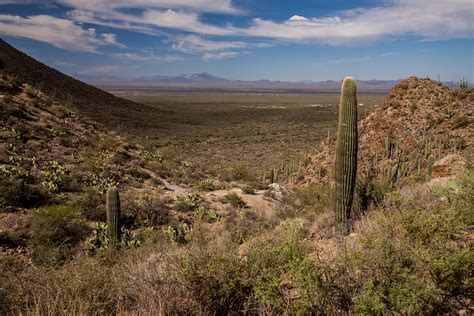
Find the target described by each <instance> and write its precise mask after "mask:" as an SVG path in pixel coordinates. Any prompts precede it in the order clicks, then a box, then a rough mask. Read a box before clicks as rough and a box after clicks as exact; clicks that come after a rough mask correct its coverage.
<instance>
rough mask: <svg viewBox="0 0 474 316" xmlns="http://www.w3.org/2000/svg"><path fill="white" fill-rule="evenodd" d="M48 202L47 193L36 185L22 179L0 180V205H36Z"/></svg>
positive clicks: (26, 206)
mask: <svg viewBox="0 0 474 316" xmlns="http://www.w3.org/2000/svg"><path fill="white" fill-rule="evenodd" d="M47 202H48V193H47V192H46V191H45V190H44V189H42V188H41V187H39V186H37V185H31V184H28V183H27V182H26V181H24V180H18V181H15V180H13V181H12V180H8V179H2V180H0V205H1V206H19V207H25V208H31V207H37V206H40V205H43V204H46V203H47Z"/></svg>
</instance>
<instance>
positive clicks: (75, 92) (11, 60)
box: [0, 39, 159, 130]
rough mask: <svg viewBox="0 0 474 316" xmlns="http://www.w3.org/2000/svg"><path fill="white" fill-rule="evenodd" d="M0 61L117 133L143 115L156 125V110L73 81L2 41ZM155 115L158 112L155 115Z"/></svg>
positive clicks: (0, 40)
mask: <svg viewBox="0 0 474 316" xmlns="http://www.w3.org/2000/svg"><path fill="white" fill-rule="evenodd" d="M0 61H1V62H2V63H3V67H4V70H5V71H6V72H7V73H10V74H14V76H15V77H16V78H17V79H18V80H19V81H22V82H25V83H28V84H29V85H31V86H33V87H35V88H36V89H38V90H41V91H42V92H43V93H45V94H47V95H49V96H51V97H52V98H54V99H55V100H57V101H60V102H63V103H67V104H69V103H70V104H72V105H73V106H74V107H76V108H77V109H78V110H79V111H80V112H81V113H83V114H84V115H86V116H88V117H90V118H92V119H94V120H96V121H98V122H100V123H102V124H104V125H106V126H107V127H110V128H113V129H115V130H123V129H124V127H128V128H132V130H134V129H133V126H135V125H136V124H137V121H140V120H141V119H143V117H144V115H145V114H146V116H147V117H148V118H149V119H153V120H154V121H155V122H156V121H157V120H158V118H159V113H156V112H157V110H156V109H152V108H150V107H147V106H145V105H141V104H140V105H139V104H137V103H134V102H132V101H128V100H124V99H121V98H118V97H116V96H114V95H112V94H110V93H107V92H105V91H102V90H100V89H98V88H96V87H94V86H91V85H88V84H86V83H83V82H81V81H79V80H76V79H74V78H71V77H69V76H67V75H65V74H63V73H61V72H59V71H57V70H56V69H53V68H51V67H48V66H46V65H45V64H43V63H40V62H39V61H37V60H35V59H33V58H31V57H30V56H28V55H26V54H24V53H22V52H20V51H19V50H17V49H15V48H14V47H12V46H11V45H9V44H8V43H7V42H5V41H4V40H2V39H0ZM153 112H155V113H153Z"/></svg>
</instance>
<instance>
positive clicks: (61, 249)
mask: <svg viewBox="0 0 474 316" xmlns="http://www.w3.org/2000/svg"><path fill="white" fill-rule="evenodd" d="M88 233H89V228H88V227H87V226H86V225H85V224H84V223H83V221H82V220H81V219H80V212H79V210H77V209H76V208H73V207H68V206H63V205H56V206H49V207H44V208H41V209H39V210H37V211H36V212H34V213H33V218H32V224H31V245H32V247H33V260H34V261H35V262H37V263H40V264H47V265H56V264H62V263H64V262H65V261H66V260H68V259H70V258H71V257H72V256H73V255H74V253H75V251H76V249H75V248H76V246H77V244H78V243H79V242H80V241H81V240H83V239H84V238H85V236H87V235H88Z"/></svg>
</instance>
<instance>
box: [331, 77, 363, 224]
mask: <svg viewBox="0 0 474 316" xmlns="http://www.w3.org/2000/svg"><path fill="white" fill-rule="evenodd" d="M357 147H358V135H357V96H356V82H355V80H354V78H352V77H346V78H345V79H344V81H343V83H342V89H341V101H340V105H339V125H338V128H337V143H336V172H335V175H336V177H335V183H336V187H335V206H334V208H335V212H336V221H337V222H346V221H347V220H348V219H350V216H351V208H352V200H353V194H354V188H355V182H356V172H357V149H358V148H357Z"/></svg>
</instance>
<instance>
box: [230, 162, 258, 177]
mask: <svg viewBox="0 0 474 316" xmlns="http://www.w3.org/2000/svg"><path fill="white" fill-rule="evenodd" d="M231 178H232V180H236V181H250V180H252V179H253V176H252V174H251V173H250V171H249V170H248V168H247V167H246V166H243V165H237V166H235V167H233V168H232V170H231Z"/></svg>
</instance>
